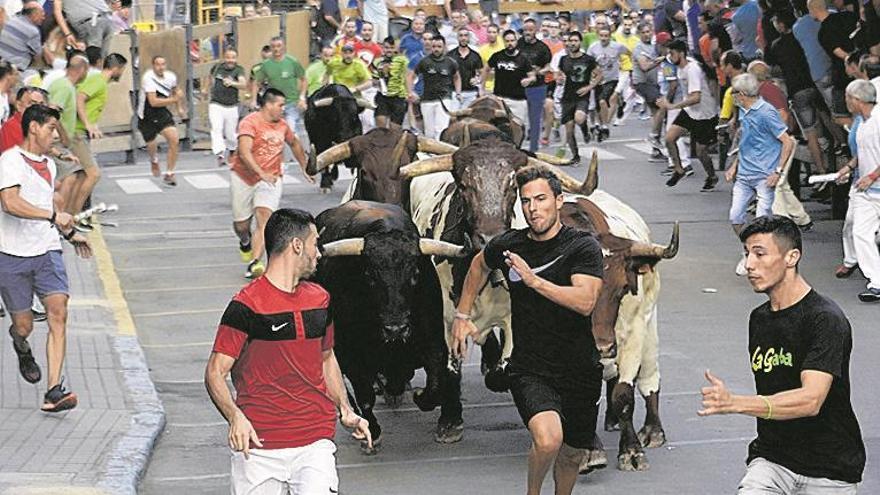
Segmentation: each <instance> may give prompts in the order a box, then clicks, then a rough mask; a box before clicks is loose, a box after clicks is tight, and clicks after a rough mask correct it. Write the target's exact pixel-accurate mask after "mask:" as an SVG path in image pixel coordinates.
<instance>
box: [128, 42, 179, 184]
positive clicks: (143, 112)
mask: <svg viewBox="0 0 880 495" xmlns="http://www.w3.org/2000/svg"><path fill="white" fill-rule="evenodd" d="M167 66H168V62H167V61H166V60H165V57H163V56H162V55H156V56H155V57H153V68H152V69H150V70H148V71H147V72H146V73H145V74H144V77H143V79H142V80H141V93H140V104H139V105H138V117H139V119H140V120H139V121H138V130H139V131H141V134H142V135H143V136H144V142H146V143H147V153H149V155H150V171H151V172H152V173H153V177H159V174H160V173H161V169H160V168H159V143H158V141H156V138H157V137H159V136H160V135H161V136H162V137H163V138H165V142H167V143H168V163H167V165H166V167H165V175H164V176H163V177H162V180H163V181H164V182H165V184H168V185H169V186H176V185H177V179H175V177H174V168H175V167H176V166H177V150H178V148H179V147H180V136H179V135H178V133H177V126H176V125H175V123H174V116H173V115H171V110H169V108H170V107H172V106H176V107H177V114H178V115H179V116H180V117H181V118H185V117H186V106H185V105H184V100H183V90H182V89H181V88H180V87H179V86H178V85H177V76H176V75H175V74H174V73H173V72H171V71H170V70H168V69H167Z"/></svg>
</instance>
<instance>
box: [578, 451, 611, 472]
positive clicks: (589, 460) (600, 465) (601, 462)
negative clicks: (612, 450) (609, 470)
mask: <svg viewBox="0 0 880 495" xmlns="http://www.w3.org/2000/svg"><path fill="white" fill-rule="evenodd" d="M607 466H608V455H607V454H606V453H605V449H587V455H586V456H584V460H582V461H581V467H580V469H579V470H578V473H580V474H587V473H590V472H592V471H595V470H597V469H605V467H607Z"/></svg>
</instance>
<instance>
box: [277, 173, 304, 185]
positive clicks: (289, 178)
mask: <svg viewBox="0 0 880 495" xmlns="http://www.w3.org/2000/svg"><path fill="white" fill-rule="evenodd" d="M281 183H282V184H302V183H303V181H301V180H299V179H297V178H296V177H294V176H292V175H287V174H284V177H283V178H282V179H281Z"/></svg>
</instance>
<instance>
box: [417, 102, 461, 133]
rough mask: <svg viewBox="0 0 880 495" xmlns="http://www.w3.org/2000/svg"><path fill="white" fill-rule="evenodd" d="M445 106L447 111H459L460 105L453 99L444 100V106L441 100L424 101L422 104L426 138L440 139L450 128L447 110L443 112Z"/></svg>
mask: <svg viewBox="0 0 880 495" xmlns="http://www.w3.org/2000/svg"><path fill="white" fill-rule="evenodd" d="M443 105H446V109H447V110H458V105H456V104H455V103H454V100H452V99H447V100H443V103H442V104H441V103H440V100H434V101H423V102H422V103H421V107H422V122H423V123H424V124H425V137H428V138H431V139H439V138H440V133H441V132H443V129H446V128H447V127H449V114H448V113H446V110H443Z"/></svg>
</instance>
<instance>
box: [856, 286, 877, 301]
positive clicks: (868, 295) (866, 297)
mask: <svg viewBox="0 0 880 495" xmlns="http://www.w3.org/2000/svg"><path fill="white" fill-rule="evenodd" d="M859 301H862V302H878V301H880V289H876V288H870V289H867V290H865V292H862V293H861V294H859Z"/></svg>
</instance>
